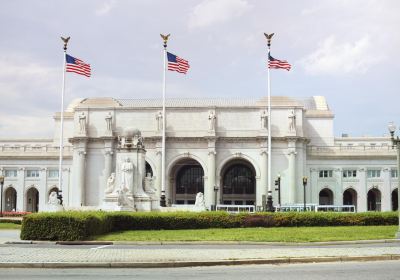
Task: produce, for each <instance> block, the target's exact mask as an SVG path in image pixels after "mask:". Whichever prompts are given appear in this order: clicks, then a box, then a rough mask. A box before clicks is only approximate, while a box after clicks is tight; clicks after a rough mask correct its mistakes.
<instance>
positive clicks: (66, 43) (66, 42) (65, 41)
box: [61, 37, 71, 50]
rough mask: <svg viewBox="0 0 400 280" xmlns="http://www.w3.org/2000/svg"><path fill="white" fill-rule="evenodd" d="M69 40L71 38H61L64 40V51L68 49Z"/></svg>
mask: <svg viewBox="0 0 400 280" xmlns="http://www.w3.org/2000/svg"><path fill="white" fill-rule="evenodd" d="M69 39H71V37H67V38H64V37H61V40H63V42H64V50H66V49H67V45H68V41H69Z"/></svg>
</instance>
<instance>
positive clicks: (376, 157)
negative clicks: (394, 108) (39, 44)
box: [0, 96, 398, 212]
mask: <svg viewBox="0 0 400 280" xmlns="http://www.w3.org/2000/svg"><path fill="white" fill-rule="evenodd" d="M271 99H272V102H271V119H270V120H269V119H268V118H267V115H268V114H267V109H266V108H267V100H266V98H261V99H167V101H166V153H165V156H166V165H165V182H166V185H165V194H166V202H167V205H173V204H194V203H195V197H196V194H197V193H198V192H202V193H204V198H205V203H206V207H207V208H210V209H211V208H213V206H214V205H215V204H224V205H254V206H256V208H258V209H260V207H262V206H263V203H264V201H265V196H266V195H267V190H268V182H267V181H268V176H267V175H268V174H267V172H268V160H267V159H268V154H267V153H268V147H267V143H268V141H267V139H268V136H269V135H271V137H272V145H271V149H272V157H271V170H272V171H271V178H272V179H271V181H272V182H274V180H275V179H276V178H277V177H278V176H280V178H281V191H280V197H281V205H282V206H283V205H297V204H302V203H303V201H304V200H303V196H304V193H303V190H304V188H303V180H302V179H303V177H304V176H306V177H307V178H308V181H307V185H306V187H305V189H306V194H305V197H306V202H307V204H314V205H330V206H342V205H354V206H355V209H356V211H357V212H365V211H391V210H396V209H397V205H398V204H397V192H398V183H397V182H398V181H397V180H398V178H397V177H398V171H397V169H396V150H395V149H392V144H391V141H390V138H389V137H349V136H346V135H342V137H335V136H334V133H333V121H334V114H333V112H332V111H331V110H330V109H329V106H328V104H327V102H326V100H325V98H324V97H322V96H314V97H310V98H307V99H292V98H289V97H284V96H273V97H272V98H271ZM210 116H212V117H210ZM162 118H163V116H162V100H161V99H113V98H88V99H79V100H75V101H74V102H72V103H71V104H70V105H69V106H68V108H67V109H66V110H65V112H64V138H65V139H64V149H63V158H64V161H63V169H62V172H63V174H62V178H63V183H62V193H63V203H64V206H65V208H66V209H79V208H81V209H101V208H102V203H103V200H104V191H105V189H106V186H107V179H108V178H109V177H110V175H111V174H112V173H113V172H115V169H116V166H115V162H116V161H115V156H116V151H117V149H118V138H119V136H120V135H123V133H124V131H126V130H127V129H138V130H140V132H141V134H142V137H143V144H144V146H145V150H146V156H145V160H146V174H147V175H146V180H147V183H150V184H152V186H153V187H154V189H156V191H157V192H158V195H159V196H160V195H161V174H162V171H161V166H162V145H161V144H162ZM54 120H55V129H54V132H55V133H54V137H53V138H52V139H0V169H1V170H0V172H2V174H3V175H4V176H5V182H4V192H3V196H2V197H3V209H4V211H30V212H36V211H45V210H46V209H47V205H48V199H49V194H50V193H51V192H52V191H54V190H58V189H59V186H58V177H59V174H58V160H59V132H60V113H56V114H55V116H54ZM269 121H271V131H268V125H267V124H268V122H269ZM83 122H84V123H83ZM82 126H84V129H83V127H82ZM272 194H273V204H274V206H278V191H277V190H275V186H274V185H272Z"/></svg>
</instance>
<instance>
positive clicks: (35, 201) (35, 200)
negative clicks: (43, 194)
mask: <svg viewBox="0 0 400 280" xmlns="http://www.w3.org/2000/svg"><path fill="white" fill-rule="evenodd" d="M26 211H28V212H38V211H39V192H38V190H37V189H36V188H35V187H31V188H30V189H29V190H28V191H27V192H26Z"/></svg>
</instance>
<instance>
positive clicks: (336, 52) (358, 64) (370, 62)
mask: <svg viewBox="0 0 400 280" xmlns="http://www.w3.org/2000/svg"><path fill="white" fill-rule="evenodd" d="M383 58H384V57H383V56H379V55H377V53H376V52H374V49H373V47H372V42H371V39H370V36H364V37H362V38H361V39H359V40H357V41H355V42H343V43H341V42H340V41H339V40H337V39H336V37H335V36H329V37H328V38H326V39H325V40H324V41H323V42H322V43H320V44H319V47H318V48H317V49H316V50H315V51H314V52H313V53H311V54H309V55H308V56H307V57H305V58H303V59H302V60H301V62H300V63H301V64H303V66H304V68H305V70H306V71H307V72H308V73H310V74H341V73H345V74H350V73H358V74H359V73H365V72H367V71H368V70H369V69H370V68H371V67H372V66H374V65H376V64H377V63H379V62H380V61H382V59H383Z"/></svg>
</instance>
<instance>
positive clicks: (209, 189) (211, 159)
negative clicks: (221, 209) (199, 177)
mask: <svg viewBox="0 0 400 280" xmlns="http://www.w3.org/2000/svg"><path fill="white" fill-rule="evenodd" d="M216 154H217V153H216V152H215V150H214V149H212V148H209V149H208V180H207V186H206V187H205V189H204V198H205V202H206V206H207V207H209V208H210V206H211V205H214V204H215V200H216V201H217V202H218V193H215V191H214V187H216V181H215V155H216ZM216 195H217V199H215V196H216Z"/></svg>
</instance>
